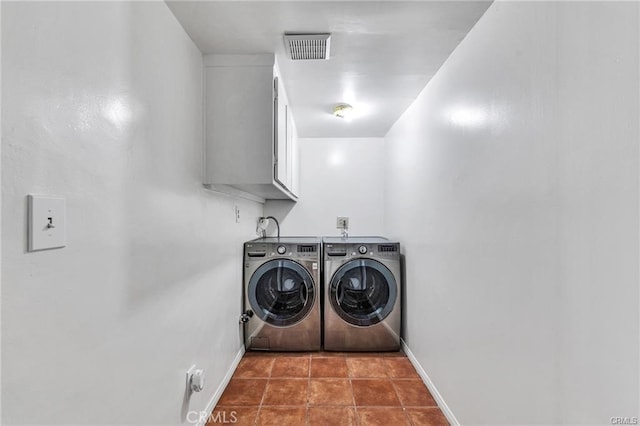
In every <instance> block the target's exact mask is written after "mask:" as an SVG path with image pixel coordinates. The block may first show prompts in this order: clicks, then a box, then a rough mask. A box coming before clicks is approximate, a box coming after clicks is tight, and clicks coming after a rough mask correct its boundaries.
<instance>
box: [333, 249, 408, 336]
mask: <svg viewBox="0 0 640 426" xmlns="http://www.w3.org/2000/svg"><path fill="white" fill-rule="evenodd" d="M397 295H398V287H397V284H396V280H395V278H394V277H393V274H392V273H391V271H389V269H388V268H387V267H386V266H384V265H383V264H382V263H380V262H377V261H375V260H371V259H356V260H352V261H349V262H347V263H345V264H344V265H342V267H340V269H338V270H337V271H336V273H335V274H333V277H332V278H331V283H330V285H329V299H330V300H331V306H332V307H333V310H334V311H335V312H336V313H337V314H338V315H339V316H340V317H341V318H342V319H343V320H345V321H347V322H348V323H349V324H353V325H358V326H368V325H373V324H377V323H379V322H380V321H382V320H384V319H385V318H386V317H387V316H388V315H389V314H390V313H391V311H392V310H393V306H394V305H395V303H396V297H397Z"/></svg>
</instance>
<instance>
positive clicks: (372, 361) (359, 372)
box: [347, 357, 387, 378]
mask: <svg viewBox="0 0 640 426" xmlns="http://www.w3.org/2000/svg"><path fill="white" fill-rule="evenodd" d="M347 369H348V370H349V376H350V377H385V378H386V377H387V366H386V365H385V364H384V362H383V360H382V359H381V358H374V357H369V358H349V357H347Z"/></svg>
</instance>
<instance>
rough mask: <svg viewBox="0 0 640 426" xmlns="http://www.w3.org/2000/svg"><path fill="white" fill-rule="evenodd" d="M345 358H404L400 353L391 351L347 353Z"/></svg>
mask: <svg viewBox="0 0 640 426" xmlns="http://www.w3.org/2000/svg"><path fill="white" fill-rule="evenodd" d="M346 354H347V357H351V358H371V357H374V358H393V357H402V358H406V357H407V355H405V353H404V352H402V351H391V352H347V353H346Z"/></svg>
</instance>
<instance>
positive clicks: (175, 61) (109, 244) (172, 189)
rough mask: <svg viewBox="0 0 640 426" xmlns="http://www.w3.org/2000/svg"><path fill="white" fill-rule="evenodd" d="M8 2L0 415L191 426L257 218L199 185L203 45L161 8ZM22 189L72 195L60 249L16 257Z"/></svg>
mask: <svg viewBox="0 0 640 426" xmlns="http://www.w3.org/2000/svg"><path fill="white" fill-rule="evenodd" d="M2 8H3V11H2V12H3V13H2V77H3V79H2V101H3V109H2V114H3V115H2V173H3V176H2V203H3V205H2V208H3V212H2V213H3V214H2V248H3V250H2V256H3V259H2V265H3V268H2V284H3V287H2V407H3V412H2V415H3V417H2V424H6V425H10V424H88V423H93V424H171V425H175V424H181V423H185V420H184V416H185V414H186V412H187V411H188V410H202V409H204V408H205V406H206V404H207V403H208V402H209V400H210V399H211V397H212V396H213V395H214V392H215V391H216V387H217V386H218V385H219V384H220V383H221V381H222V379H223V377H224V374H225V373H226V372H227V369H228V368H229V367H230V365H231V364H232V361H233V358H234V356H235V355H236V354H237V352H238V350H239V348H240V347H241V339H240V334H239V333H240V328H239V327H238V314H239V312H240V306H241V285H240V283H241V271H242V269H241V261H240V259H241V253H242V245H241V244H242V242H243V241H244V240H247V239H250V238H253V237H254V235H255V232H254V231H255V221H256V219H257V217H258V216H260V215H261V214H262V205H260V204H256V203H252V202H248V201H237V200H234V199H232V198H227V197H225V196H221V195H216V194H213V193H207V192H206V191H205V190H204V189H203V187H202V185H201V182H202V180H201V169H202V167H201V165H202V164H201V163H202V57H201V54H200V52H199V51H198V50H197V48H196V47H195V45H194V44H193V42H192V41H191V40H190V39H189V37H188V36H187V35H186V34H185V33H184V31H183V30H182V28H181V27H180V25H179V24H178V23H177V21H176V20H175V18H174V17H173V15H172V14H171V12H170V11H169V10H168V8H167V7H166V5H165V4H164V3H163V2H151V3H149V2H143V3H138V2H127V3H119V2H103V3H100V2H98V3H95V2H90V3H86V2H68V3H47V2H40V3H31V2H15V3H6V2H5V3H3V5H2ZM28 193H36V194H46V195H48V194H50V195H57V196H62V197H65V198H66V200H67V229H68V235H67V247H66V248H63V249H57V250H49V251H42V252H35V253H27V252H25V248H26V239H25V238H26V224H25V217H26V209H25V207H26V202H25V196H26V195H27V194H28ZM236 203H238V204H239V206H240V208H241V210H242V218H243V220H242V222H241V223H240V224H236V223H235V217H234V205H235V204H236ZM239 262H240V263H239ZM193 363H196V364H198V365H199V366H201V367H203V368H205V370H206V375H207V377H206V378H207V381H208V383H207V386H206V388H205V391H203V392H202V393H200V394H195V395H194V396H193V397H192V398H191V400H190V401H183V400H184V397H185V396H184V381H185V377H184V374H185V371H186V370H187V368H189V367H190V366H191V364H193Z"/></svg>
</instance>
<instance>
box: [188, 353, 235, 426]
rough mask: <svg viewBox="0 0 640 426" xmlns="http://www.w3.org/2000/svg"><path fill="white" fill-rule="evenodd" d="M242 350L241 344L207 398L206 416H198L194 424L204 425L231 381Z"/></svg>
mask: <svg viewBox="0 0 640 426" xmlns="http://www.w3.org/2000/svg"><path fill="white" fill-rule="evenodd" d="M244 352H245V349H244V345H242V346H241V347H240V349H238V353H237V354H236V357H235V358H234V359H233V362H232V363H231V366H230V367H229V370H227V374H225V376H224V379H222V383H220V386H218V389H216V391H215V393H214V394H213V396H212V397H211V399H210V400H209V403H208V404H207V408H205V411H206V413H207V415H206V417H204V420H202V418H203V416H200V418H201V420H200V421H199V422H198V423H197V425H196V426H205V424H206V422H207V419H208V418H209V417H210V416H211V413H212V412H213V409H214V408H216V404H218V401H219V400H220V397H221V396H222V393H223V392H224V390H225V389H226V388H227V385H228V384H229V382H230V381H231V377H232V376H233V373H234V372H235V371H236V368H237V367H238V364H240V360H241V359H242V356H243V355H244Z"/></svg>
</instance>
